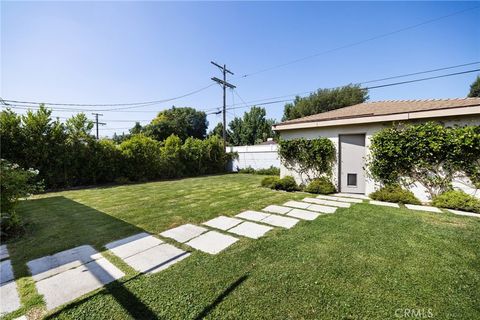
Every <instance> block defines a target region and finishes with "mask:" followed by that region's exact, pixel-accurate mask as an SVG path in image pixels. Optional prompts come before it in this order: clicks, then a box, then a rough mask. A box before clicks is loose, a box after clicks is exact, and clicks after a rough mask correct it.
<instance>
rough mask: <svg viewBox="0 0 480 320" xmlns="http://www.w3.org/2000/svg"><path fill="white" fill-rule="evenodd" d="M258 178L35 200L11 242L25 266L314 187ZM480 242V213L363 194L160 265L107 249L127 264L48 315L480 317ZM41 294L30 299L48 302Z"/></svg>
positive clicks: (18, 267)
mask: <svg viewBox="0 0 480 320" xmlns="http://www.w3.org/2000/svg"><path fill="white" fill-rule="evenodd" d="M260 180H261V177H258V176H254V175H225V176H212V177H205V178H194V179H185V180H178V181H168V182H157V183H148V184H142V185H131V186H122V187H113V188H105V189H90V190H79V191H68V192H62V193H57V194H49V195H45V196H42V198H41V199H35V200H33V201H27V202H25V203H23V204H22V207H21V214H22V216H23V218H24V219H25V221H27V222H28V223H29V226H28V229H27V235H26V237H25V238H24V239H22V240H20V241H17V242H14V243H11V244H9V249H10V251H11V253H12V259H13V262H14V267H15V273H16V274H19V275H22V276H25V275H26V273H25V272H26V269H25V268H24V266H22V265H23V264H24V263H25V262H26V261H28V260H30V259H32V258H37V257H38V256H41V255H44V254H51V253H55V252H58V251H60V250H64V249H68V248H71V247H73V246H76V245H81V244H92V245H94V246H96V247H97V248H98V249H101V247H102V245H104V244H106V243H107V242H109V241H111V240H115V239H118V238H121V237H123V236H127V235H130V234H132V233H136V232H138V231H139V230H146V231H148V232H152V233H159V232H161V231H163V230H165V229H167V228H169V227H172V226H174V225H178V224H182V223H184V222H194V223H195V222H201V221H204V220H207V219H209V218H212V217H215V216H218V215H220V214H226V215H233V214H236V213H238V212H240V211H242V210H245V209H261V208H262V207H264V206H266V205H268V204H274V203H277V204H281V203H282V202H284V201H286V200H289V199H299V198H302V197H304V195H302V194H289V193H284V192H278V191H271V190H268V189H263V188H259V187H258V185H259V182H260ZM49 202H50V203H49ZM52 203H53V204H54V205H52ZM59 228H60V229H62V230H56V229H59ZM90 228H93V230H94V231H89V229H90ZM64 229H66V230H64ZM59 233H60V234H62V236H60V237H58V236H57V234H59ZM36 242H39V245H38V246H32V245H33V244H35V243H36ZM478 243H480V221H479V219H475V218H469V217H458V216H454V215H449V214H432V213H426V212H415V211H411V210H407V209H404V208H400V209H396V208H387V207H377V206H373V205H368V204H358V205H354V206H352V207H351V208H349V209H338V210H337V213H336V214H333V215H324V216H321V217H319V218H318V219H316V220H315V221H312V222H301V223H300V224H298V225H297V226H296V227H295V228H293V229H291V230H281V229H278V228H277V229H275V230H274V231H272V232H270V233H269V234H268V235H267V236H266V237H264V238H261V239H259V240H248V239H242V240H241V241H239V242H238V243H236V244H234V245H233V246H232V247H231V248H229V249H228V250H226V251H224V252H222V253H221V254H219V255H216V256H211V255H207V254H203V253H201V252H193V254H192V255H191V257H189V258H188V259H186V260H184V261H181V262H180V263H178V264H176V265H175V266H173V267H171V268H169V269H167V270H165V271H162V272H160V273H157V274H154V275H138V274H136V273H135V272H134V271H132V270H129V269H128V268H127V267H125V266H122V262H121V261H117V260H115V258H112V257H109V258H110V259H111V261H113V262H114V263H115V264H116V265H119V266H120V267H122V270H125V271H126V273H127V276H126V277H125V278H123V279H121V280H120V281H117V282H114V283H112V284H110V285H108V286H106V288H105V289H101V290H97V291H95V292H93V293H92V294H90V295H87V296H86V297H84V298H81V299H79V300H77V301H75V302H74V303H72V304H70V305H68V306H65V307H64V308H62V309H60V310H58V311H57V312H56V313H54V314H52V315H50V316H49V317H50V318H60V319H72V318H74V319H92V318H93V319H134V318H137V319H141V318H144V319H147V318H149V319H150V318H157V319H197V318H203V317H205V318H210V319H267V318H268V319H302V318H304V319H339V318H340V319H342V318H343V319H390V318H395V312H396V310H398V309H407V308H408V309H424V310H426V309H431V311H432V313H433V315H434V318H435V319H459V318H461V319H478V318H480V290H478V289H479V288H480V271H479V270H480V249H479V246H478ZM28 279H29V278H25V281H28ZM28 290H32V289H31V286H30V287H29V286H25V287H23V288H22V292H23V293H25V292H27V291H28ZM37 296H38V295H37ZM35 297H36V296H35V294H34V293H31V297H30V298H27V299H24V301H27V302H28V303H30V304H29V307H32V306H33V305H36V304H39V303H41V299H40V302H39V301H37V300H35V299H36V298H35Z"/></svg>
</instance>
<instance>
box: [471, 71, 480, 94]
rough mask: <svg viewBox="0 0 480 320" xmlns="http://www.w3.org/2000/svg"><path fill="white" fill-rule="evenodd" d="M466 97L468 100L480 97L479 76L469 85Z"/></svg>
mask: <svg viewBox="0 0 480 320" xmlns="http://www.w3.org/2000/svg"><path fill="white" fill-rule="evenodd" d="M468 96H469V97H470V98H473V97H480V76H477V79H476V80H475V81H473V83H472V84H471V85H470V92H469V93H468Z"/></svg>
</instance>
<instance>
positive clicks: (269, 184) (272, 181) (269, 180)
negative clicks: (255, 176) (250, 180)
mask: <svg viewBox="0 0 480 320" xmlns="http://www.w3.org/2000/svg"><path fill="white" fill-rule="evenodd" d="M278 180H280V178H279V177H265V178H263V179H262V182H261V184H262V187H265V188H270V189H274V186H275V185H276V184H277V182H278Z"/></svg>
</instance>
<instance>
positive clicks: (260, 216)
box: [235, 210, 270, 221]
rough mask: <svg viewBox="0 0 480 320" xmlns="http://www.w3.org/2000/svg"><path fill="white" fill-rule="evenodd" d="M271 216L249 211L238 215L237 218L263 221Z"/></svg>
mask: <svg viewBox="0 0 480 320" xmlns="http://www.w3.org/2000/svg"><path fill="white" fill-rule="evenodd" d="M269 216H270V214H268V213H264V212H259V211H252V210H247V211H243V212H241V213H239V214H237V215H236V216H235V217H237V218H241V219H245V220H251V221H261V220H263V219H265V218H267V217H269Z"/></svg>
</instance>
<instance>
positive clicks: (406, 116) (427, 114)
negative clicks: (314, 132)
mask: <svg viewBox="0 0 480 320" xmlns="http://www.w3.org/2000/svg"><path fill="white" fill-rule="evenodd" d="M474 114H478V115H480V106H468V107H455V108H448V109H437V110H427V111H413V112H404V113H397V114H388V115H378V116H369V117H365V116H362V117H351V118H343V119H332V120H317V121H315V120H313V121H308V122H296V123H285V124H281V123H280V124H276V125H273V127H272V129H273V130H275V131H284V130H295V129H307V128H320V127H333V126H343V125H354V124H365V123H376V122H389V121H402V120H413V119H426V118H441V117H452V116H465V115H474Z"/></svg>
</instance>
